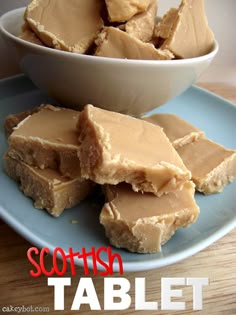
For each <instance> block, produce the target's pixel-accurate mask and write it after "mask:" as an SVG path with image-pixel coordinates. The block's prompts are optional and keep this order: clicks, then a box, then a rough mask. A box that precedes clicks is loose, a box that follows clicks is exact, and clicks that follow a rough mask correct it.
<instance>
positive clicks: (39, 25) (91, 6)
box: [25, 0, 104, 53]
mask: <svg viewBox="0 0 236 315" xmlns="http://www.w3.org/2000/svg"><path fill="white" fill-rule="evenodd" d="M103 6H104V3H103V1H102V0H86V1H84V0H69V1H68V0H47V1H45V0H33V1H31V3H30V4H29V5H28V7H27V9H26V12H25V19H26V21H27V23H28V24H29V26H30V28H31V29H32V30H33V31H34V32H35V34H36V35H37V36H38V37H39V38H40V40H41V41H42V42H43V43H44V44H45V45H47V46H49V47H53V48H56V49H61V50H65V51H70V52H76V53H86V52H87V50H88V49H89V48H90V46H91V45H92V44H93V42H94V39H95V38H96V36H97V34H98V33H99V32H100V30H101V28H102V27H103V20H102V18H101V15H102V10H103Z"/></svg>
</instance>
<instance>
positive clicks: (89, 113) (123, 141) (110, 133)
mask: <svg viewBox="0 0 236 315" xmlns="http://www.w3.org/2000/svg"><path fill="white" fill-rule="evenodd" d="M78 133H79V143H80V148H79V156H80V163H81V174H82V176H83V177H84V178H87V179H91V180H93V181H95V182H96V183H98V184H112V185H116V184H118V183H120V182H127V183H129V184H131V185H132V188H133V190H134V191H142V192H144V191H145V192H153V193H154V194H156V195H157V196H160V195H162V194H164V193H168V192H170V191H173V190H176V189H181V188H182V187H183V185H184V183H185V182H186V181H187V180H189V179H190V178H191V173H190V172H189V171H188V170H187V168H186V167H185V165H184V164H183V162H182V160H181V158H180V157H179V155H178V154H177V153H176V150H175V149H174V148H173V146H172V144H171V143H170V141H169V139H168V138H167V136H166V135H165V134H164V132H163V131H162V129H161V128H160V127H159V126H155V125H153V124H150V123H148V122H145V121H143V120H141V119H136V118H133V117H130V116H127V115H122V114H119V113H115V112H110V111H106V110H103V109H99V108H96V107H94V106H92V105H87V106H86V107H85V108H84V110H83V111H82V112H81V114H80V116H79V122H78Z"/></svg>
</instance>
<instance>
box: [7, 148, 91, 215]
mask: <svg viewBox="0 0 236 315" xmlns="http://www.w3.org/2000/svg"><path fill="white" fill-rule="evenodd" d="M4 160H5V168H6V172H7V174H8V175H9V176H10V177H11V178H12V179H14V180H15V181H17V182H19V183H20V186H21V190H22V191H23V193H24V194H25V195H26V196H28V197H30V198H32V199H33V200H34V206H35V208H38V209H46V210H47V211H48V212H49V213H50V214H51V215H52V216H54V217H58V216H59V215H60V214H61V213H62V212H63V210H64V209H68V208H72V207H74V206H75V205H77V204H78V203H80V201H82V200H83V199H85V198H86V197H87V196H88V194H89V193H90V192H91V190H92V188H93V186H94V184H93V183H92V182H91V181H89V180H85V179H82V178H81V177H80V176H78V177H77V178H74V179H69V178H65V177H63V176H61V175H60V174H59V173H58V172H57V171H56V170H53V169H49V168H47V169H43V170H41V169H39V168H37V167H33V166H29V165H27V164H25V163H24V162H21V161H17V160H15V159H13V158H11V157H10V156H9V155H8V154H6V155H5V158H4Z"/></svg>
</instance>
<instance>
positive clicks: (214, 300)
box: [0, 84, 236, 315]
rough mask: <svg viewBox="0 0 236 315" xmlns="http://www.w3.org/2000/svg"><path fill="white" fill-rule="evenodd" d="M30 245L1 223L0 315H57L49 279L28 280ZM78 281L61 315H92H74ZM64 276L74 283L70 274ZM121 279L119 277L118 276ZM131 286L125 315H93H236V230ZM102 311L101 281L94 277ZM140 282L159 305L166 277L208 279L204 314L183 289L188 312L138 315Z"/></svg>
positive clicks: (223, 89)
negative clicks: (16, 312)
mask: <svg viewBox="0 0 236 315" xmlns="http://www.w3.org/2000/svg"><path fill="white" fill-rule="evenodd" d="M201 86H203V87H204V88H208V89H209V90H211V91H213V92H216V93H218V94H219V95H221V96H223V97H225V98H228V99H229V100H231V101H233V102H235V103H236V87H235V86H229V85H222V84H201ZM31 246H32V245H31V244H30V243H28V242H27V241H25V240H24V239H23V238H22V237H21V236H19V235H18V234H17V233H16V232H14V231H13V230H12V229H11V228H10V227H9V226H8V225H6V224H5V223H4V222H3V221H1V220H0V313H1V309H2V307H3V306H8V305H12V306H21V305H25V306H30V305H32V306H33V307H45V306H46V307H49V308H50V314H58V311H57V312H56V311H53V309H54V307H53V299H54V295H53V288H52V287H48V286H47V278H46V277H44V276H41V277H39V278H32V277H31V276H30V274H29V270H30V269H31V265H30V263H29V262H28V259H27V257H26V252H27V250H28V248H30V247H31ZM46 267H47V268H48V269H50V267H51V257H50V256H47V258H46ZM77 272H78V274H79V276H77V277H75V278H73V279H72V286H71V287H67V288H66V289H65V310H66V311H64V312H61V314H78V313H79V314H84V315H85V314H90V313H91V311H90V310H89V309H88V307H82V308H81V310H80V311H79V312H78V311H77V312H76V311H70V308H71V304H72V301H73V298H74V294H75V292H76V287H77V285H78V280H79V277H80V276H81V277H82V276H83V270H82V269H81V268H79V267H78V268H77ZM65 276H67V277H70V274H69V273H67V274H66V275H65ZM116 276H117V275H116ZM123 276H124V277H126V278H127V279H129V281H130V283H131V291H130V292H131V293H130V294H131V297H132V301H133V303H132V307H131V308H130V309H128V310H124V311H106V312H105V311H92V314H94V315H98V314H104V313H105V314H106V313H107V314H134V313H135V314H143V315H144V314H145V315H146V314H150V315H154V314H155V315H156V314H160V315H164V314H165V315H167V314H175V315H180V314H181V315H182V314H199V315H200V314H201V315H222V314H224V315H234V314H236V229H235V230H233V231H231V232H230V233H229V234H228V235H226V236H225V237H223V238H222V239H221V240H219V241H217V242H216V243H214V244H212V245H211V246H210V247H208V248H207V249H205V250H203V251H201V252H199V253H198V254H196V255H194V256H192V257H190V258H188V259H186V260H184V261H181V262H179V263H176V264H174V265H171V266H167V267H163V268H160V269H155V270H150V271H146V272H135V273H125V274H124V275H123ZM91 277H92V278H93V281H94V285H95V288H96V291H97V294H98V297H99V301H100V303H101V305H103V288H104V287H103V278H102V277H94V276H91ZM136 277H145V278H146V299H147V301H158V302H159V303H160V297H161V293H160V292H161V291H160V290H161V278H162V277H207V278H209V285H208V286H206V287H205V288H204V291H203V292H204V293H203V297H204V299H203V310H202V311H197V312H194V311H193V310H192V289H191V287H184V288H183V298H181V299H180V300H182V301H186V306H187V310H186V311H180V312H178V311H168V312H167V311H160V310H159V311H135V309H134V295H135V292H134V280H135V278H136ZM7 314H13V313H7ZM40 314H43V313H40Z"/></svg>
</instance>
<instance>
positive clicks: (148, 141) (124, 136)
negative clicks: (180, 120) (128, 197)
mask: <svg viewBox="0 0 236 315" xmlns="http://www.w3.org/2000/svg"><path fill="white" fill-rule="evenodd" d="M84 111H86V112H87V115H88V117H89V120H90V121H91V122H92V123H93V125H94V128H95V130H96V131H97V137H98V136H99V135H100V136H99V137H102V138H101V139H100V140H99V141H101V143H102V141H103V143H102V144H103V148H104V150H105V151H106V152H109V153H108V154H109V155H110V157H111V158H112V159H113V161H115V160H117V161H119V160H121V161H122V162H124V163H125V161H126V160H129V161H133V163H136V164H139V165H145V166H146V167H154V168H155V167H158V165H159V163H163V164H165V163H167V164H168V163H169V164H170V165H172V166H173V167H177V168H179V169H181V170H183V171H184V172H186V171H187V169H186V167H185V165H184V164H183V162H182V160H181V158H180V157H179V155H178V154H177V153H176V150H175V149H174V147H173V146H172V144H171V143H170V141H169V139H168V138H167V136H166V135H165V133H164V132H163V130H162V128H160V127H159V126H156V125H153V124H151V123H148V122H146V121H143V120H141V119H136V118H133V117H131V116H128V115H123V114H119V113H115V112H111V111H107V110H103V109H100V108H97V107H94V106H92V105H87V106H86V107H85V109H84ZM104 154H105V153H104Z"/></svg>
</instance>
